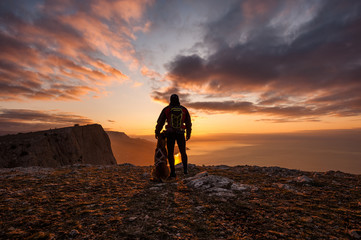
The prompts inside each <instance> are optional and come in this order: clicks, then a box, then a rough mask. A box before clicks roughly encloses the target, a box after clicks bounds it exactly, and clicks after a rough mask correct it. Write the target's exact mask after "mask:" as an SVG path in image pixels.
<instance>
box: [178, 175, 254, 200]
mask: <svg viewBox="0 0 361 240" xmlns="http://www.w3.org/2000/svg"><path fill="white" fill-rule="evenodd" d="M184 182H185V183H186V185H187V186H189V187H192V188H196V189H199V190H201V191H203V192H205V193H207V194H208V195H209V196H218V197H226V198H229V197H235V196H236V194H235V192H240V191H245V190H251V189H252V188H253V186H250V185H245V184H240V183H237V182H234V181H233V180H232V179H229V178H227V177H222V176H217V175H210V174H208V172H206V171H205V172H201V173H198V174H196V175H195V176H193V177H189V178H186V179H184Z"/></svg>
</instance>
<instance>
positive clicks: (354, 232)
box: [348, 229, 361, 239]
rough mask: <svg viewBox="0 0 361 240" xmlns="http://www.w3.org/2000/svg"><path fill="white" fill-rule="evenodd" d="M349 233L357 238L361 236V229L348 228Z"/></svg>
mask: <svg viewBox="0 0 361 240" xmlns="http://www.w3.org/2000/svg"><path fill="white" fill-rule="evenodd" d="M348 234H349V235H350V236H351V237H353V238H355V239H360V238H361V230H356V229H351V230H348Z"/></svg>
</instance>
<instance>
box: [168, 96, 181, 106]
mask: <svg viewBox="0 0 361 240" xmlns="http://www.w3.org/2000/svg"><path fill="white" fill-rule="evenodd" d="M169 105H171V106H177V105H180V103H179V97H178V95H177V94H172V96H170V104H169Z"/></svg>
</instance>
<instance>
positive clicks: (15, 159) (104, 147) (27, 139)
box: [0, 124, 116, 168]
mask: <svg viewBox="0 0 361 240" xmlns="http://www.w3.org/2000/svg"><path fill="white" fill-rule="evenodd" d="M79 163H81V164H96V165H114V164H116V160H115V158H114V156H113V153H112V149H111V145H110V140H109V137H108V135H107V134H106V133H105V131H104V130H103V128H102V126H101V125H98V124H93V125H86V126H74V127H66V128H59V129H51V130H47V131H39V132H31V133H19V134H16V135H7V136H1V137H0V167H1V168H10V167H29V166H42V167H59V166H64V165H71V164H79Z"/></svg>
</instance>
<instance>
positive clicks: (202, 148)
mask: <svg viewBox="0 0 361 240" xmlns="http://www.w3.org/2000/svg"><path fill="white" fill-rule="evenodd" d="M187 144H188V145H187V147H188V148H189V150H188V156H189V162H190V163H194V164H197V165H203V164H204V165H223V164H224V165H229V166H235V165H257V166H279V167H285V168H291V169H300V170H306V171H329V170H334V171H342V172H347V173H353V174H361V129H352V130H329V131H304V132H297V133H283V134H217V135H211V136H207V137H197V136H195V137H193V138H192V139H191V140H190V141H188V142H187Z"/></svg>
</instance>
